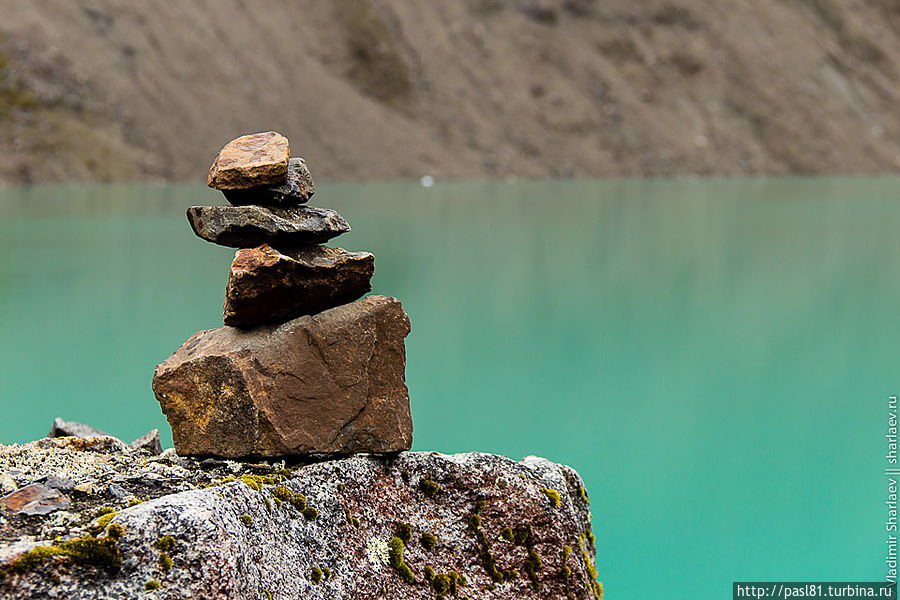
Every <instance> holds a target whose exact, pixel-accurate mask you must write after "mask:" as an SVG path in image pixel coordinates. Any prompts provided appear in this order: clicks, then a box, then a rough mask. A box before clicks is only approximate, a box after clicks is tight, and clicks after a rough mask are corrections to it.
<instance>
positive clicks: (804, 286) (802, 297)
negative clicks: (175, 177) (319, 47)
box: [0, 178, 900, 599]
mask: <svg viewBox="0 0 900 600" xmlns="http://www.w3.org/2000/svg"><path fill="white" fill-rule="evenodd" d="M898 194H900V179H897V178H881V179H839V180H801V179H784V180H758V181H757V180H739V181H706V182H694V181H674V182H672V181H650V182H641V181H616V182H602V183H597V182H584V183H525V184H512V185H507V184H500V183H486V184H481V183H478V184H475V183H472V184H447V185H441V184H438V185H437V186H435V187H434V188H431V189H424V188H421V187H419V186H414V185H387V184H384V185H359V186H353V185H322V186H321V188H320V191H319V194H318V195H317V197H316V200H317V203H316V204H318V205H320V206H329V207H334V208H337V209H338V210H340V211H341V213H342V214H344V215H345V216H346V217H347V219H348V220H349V221H350V223H351V225H352V226H353V228H354V229H353V232H351V233H350V234H348V235H346V236H344V237H342V238H339V240H337V242H339V244H340V245H341V246H343V247H346V248H348V249H353V250H370V251H372V252H374V253H375V256H376V275H375V279H374V286H375V291H376V292H379V293H384V294H389V295H394V296H397V297H399V298H400V299H401V300H402V301H403V303H404V305H405V306H406V308H407V311H408V312H409V314H410V317H411V319H412V323H413V331H412V334H411V335H410V337H409V338H408V340H407V352H408V370H407V378H408V383H409V388H410V395H411V398H412V410H413V419H414V423H415V448H416V449H420V450H424V449H436V450H441V451H445V452H453V451H463V450H485V451H491V452H498V453H503V454H506V455H509V456H512V457H516V458H520V457H522V456H524V455H527V454H538V455H543V456H546V457H549V458H551V459H554V460H557V461H560V462H565V463H568V464H570V465H572V466H574V467H576V468H577V469H578V470H579V471H580V472H581V473H582V475H583V476H584V478H585V480H586V482H587V485H588V490H589V492H590V494H591V499H592V508H593V510H594V523H595V527H594V530H595V532H596V534H597V540H598V547H599V550H598V556H597V562H598V567H599V570H600V574H601V579H602V581H603V582H604V585H605V587H606V589H607V594H608V597H609V598H620V599H621V598H635V599H641V598H653V597H660V595H661V593H663V590H664V593H665V596H666V597H669V598H725V597H730V593H731V592H730V590H731V581H732V580H734V579H738V580H795V581H796V580H816V579H819V580H879V579H882V578H883V577H884V573H885V566H884V557H885V534H884V530H883V523H884V520H885V518H886V509H885V504H884V502H885V499H886V484H885V478H884V475H883V471H882V469H883V468H884V463H883V460H882V456H883V455H884V452H885V448H884V446H885V439H884V437H883V436H884V433H885V428H886V408H885V406H886V397H887V396H888V395H889V394H895V393H897V392H900V383H898V378H897V365H898V362H900V319H898V314H897V313H898V307H900V247H898V239H900V238H898V235H897V229H898V225H900V203H898V202H897V196H898ZM202 203H219V200H218V197H217V195H216V194H215V193H213V192H210V191H209V190H206V189H205V188H203V187H200V186H169V187H147V186H143V187H141V186H113V187H72V188H53V189H36V190H6V191H0V250H2V259H0V341H2V343H0V403H2V413H0V414H2V418H0V440H3V441H6V442H24V441H27V440H30V439H34V438H37V437H41V436H42V435H44V434H45V433H46V431H47V429H48V427H49V425H50V422H51V420H52V419H53V417H55V416H57V415H60V416H63V417H64V418H67V419H73V420H80V421H84V422H88V423H92V424H94V425H95V426H97V427H99V428H101V429H104V430H107V431H109V432H111V433H114V434H116V435H118V436H120V437H123V438H125V439H131V438H135V437H137V436H138V435H141V434H143V433H144V432H146V431H147V430H148V429H150V428H152V427H159V428H160V429H161V430H162V431H163V432H164V433H163V436H164V442H165V443H167V444H170V443H171V436H170V435H169V432H168V427H167V425H166V422H165V420H164V418H163V416H162V415H161V413H160V411H159V408H158V405H157V403H156V401H155V400H154V398H153V395H152V392H151V390H150V380H151V377H152V374H153V368H154V366H155V365H156V363H157V362H160V361H161V360H163V359H164V358H165V357H166V356H168V355H169V354H170V353H171V352H172V351H174V349H175V348H177V347H178V346H179V345H180V344H181V343H182V342H183V341H184V340H185V339H186V338H187V337H189V336H190V335H191V334H192V333H194V332H195V331H196V330H198V329H204V328H210V327H216V326H219V325H221V306H222V299H223V292H224V287H225V275H226V271H227V267H228V264H229V262H230V258H231V255H232V251H231V250H229V249H225V248H219V247H216V246H213V245H211V244H208V243H205V242H202V241H201V240H199V239H197V238H195V237H194V235H193V234H192V233H191V231H190V228H189V226H188V224H187V222H186V220H185V218H184V209H185V207H186V206H188V205H190V204H202Z"/></svg>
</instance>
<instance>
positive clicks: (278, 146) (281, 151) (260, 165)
mask: <svg viewBox="0 0 900 600" xmlns="http://www.w3.org/2000/svg"><path fill="white" fill-rule="evenodd" d="M289 158H290V147H289V145H288V141H287V138H286V137H284V136H283V135H281V134H280V133H278V132H275V131H266V132H264V133H254V134H251V135H242V136H241V137H239V138H236V139H233V140H231V141H230V142H228V143H227V144H225V147H224V148H222V150H221V151H220V152H219V154H218V155H217V156H216V159H215V160H214V161H213V164H212V167H210V169H209V175H208V176H207V178H206V184H207V185H208V186H209V187H211V188H213V189H217V190H245V189H248V188H253V187H259V186H265V185H278V184H280V183H282V182H283V181H284V180H285V177H286V176H287V170H288V159H289Z"/></svg>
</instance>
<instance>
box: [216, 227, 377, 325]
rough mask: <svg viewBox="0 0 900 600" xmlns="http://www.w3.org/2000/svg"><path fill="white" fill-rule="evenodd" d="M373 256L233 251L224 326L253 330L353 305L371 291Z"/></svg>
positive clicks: (314, 250) (311, 250)
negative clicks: (255, 327)
mask: <svg viewBox="0 0 900 600" xmlns="http://www.w3.org/2000/svg"><path fill="white" fill-rule="evenodd" d="M374 272H375V257H374V256H373V255H372V254H371V253H369V252H347V251H346V250H344V249H343V248H329V247H327V246H305V247H302V248H299V249H296V250H291V251H287V250H285V251H278V250H275V249H274V248H270V247H269V246H267V245H265V244H264V245H262V246H260V247H258V248H244V249H242V250H238V251H237V252H236V253H235V256H234V261H233V262H232V263H231V269H230V271H229V273H228V285H227V287H226V288H225V308H224V314H223V320H224V322H225V324H226V325H233V326H235V327H254V326H256V325H262V324H265V323H282V322H284V321H287V320H289V319H293V318H295V317H299V316H301V315H313V314H315V313H317V312H321V311H323V310H326V309H329V308H333V307H335V306H339V305H341V304H346V303H347V302H352V301H354V300H356V299H357V298H359V297H361V296H362V295H363V294H365V293H366V292H369V291H370V290H371V289H372V284H371V283H370V280H371V279H372V274H373V273H374Z"/></svg>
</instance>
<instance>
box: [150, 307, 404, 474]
mask: <svg viewBox="0 0 900 600" xmlns="http://www.w3.org/2000/svg"><path fill="white" fill-rule="evenodd" d="M408 333H409V318H408V317H407V316H406V312H405V311H404V310H403V307H402V306H401V304H400V301H399V300H397V299H396V298H388V297H386V296H368V297H366V298H363V299H361V300H358V301H356V302H353V303H351V304H346V305H344V306H339V307H337V308H333V309H331V310H327V311H324V312H321V313H319V314H317V315H314V316H304V317H300V318H298V319H294V320H292V321H288V322H287V323H284V324H282V325H280V326H277V327H276V326H269V327H258V328H256V329H253V330H250V331H244V330H241V329H237V328H234V327H223V328H219V329H211V330H206V331H201V332H199V333H196V334H194V335H193V336H192V337H191V338H190V339H188V340H187V341H186V342H185V343H184V344H183V345H182V346H181V348H179V349H178V350H177V351H176V352H175V353H174V354H173V355H172V356H170V357H169V358H168V359H166V360H165V361H164V362H163V363H162V364H160V365H159V366H157V368H156V373H155V374H154V377H153V391H154V393H155V394H156V399H157V400H158V401H159V403H160V405H161V407H162V410H163V412H164V413H165V414H166V417H167V418H168V420H169V424H170V425H171V427H172V435H173V437H174V441H175V448H176V449H177V450H178V453H179V454H187V455H212V456H221V457H242V456H284V455H307V454H331V453H334V454H350V453H354V452H376V453H382V452H397V451H400V450H408V449H409V448H410V446H411V444H412V419H411V417H410V412H409V394H408V392H407V389H406V382H405V369H406V350H405V346H404V342H403V340H404V338H405V337H406V336H407V334H408Z"/></svg>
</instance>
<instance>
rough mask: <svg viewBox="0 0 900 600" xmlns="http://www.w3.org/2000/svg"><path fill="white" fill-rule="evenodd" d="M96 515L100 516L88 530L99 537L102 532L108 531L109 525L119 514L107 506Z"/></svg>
mask: <svg viewBox="0 0 900 600" xmlns="http://www.w3.org/2000/svg"><path fill="white" fill-rule="evenodd" d="M106 509H109V510H106ZM96 514H97V515H99V516H98V517H97V519H96V520H95V521H94V522H93V523H91V524H90V525H88V528H87V530H88V533H90V534H91V535H99V534H100V533H101V532H103V530H104V529H106V526H107V525H109V522H110V521H112V520H113V519H114V518H115V517H116V515H117V514H118V513H117V512H116V511H114V510H113V509H111V508H109V507H108V506H106V507H104V508H101V509H100V510H99V511H97V513H96Z"/></svg>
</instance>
